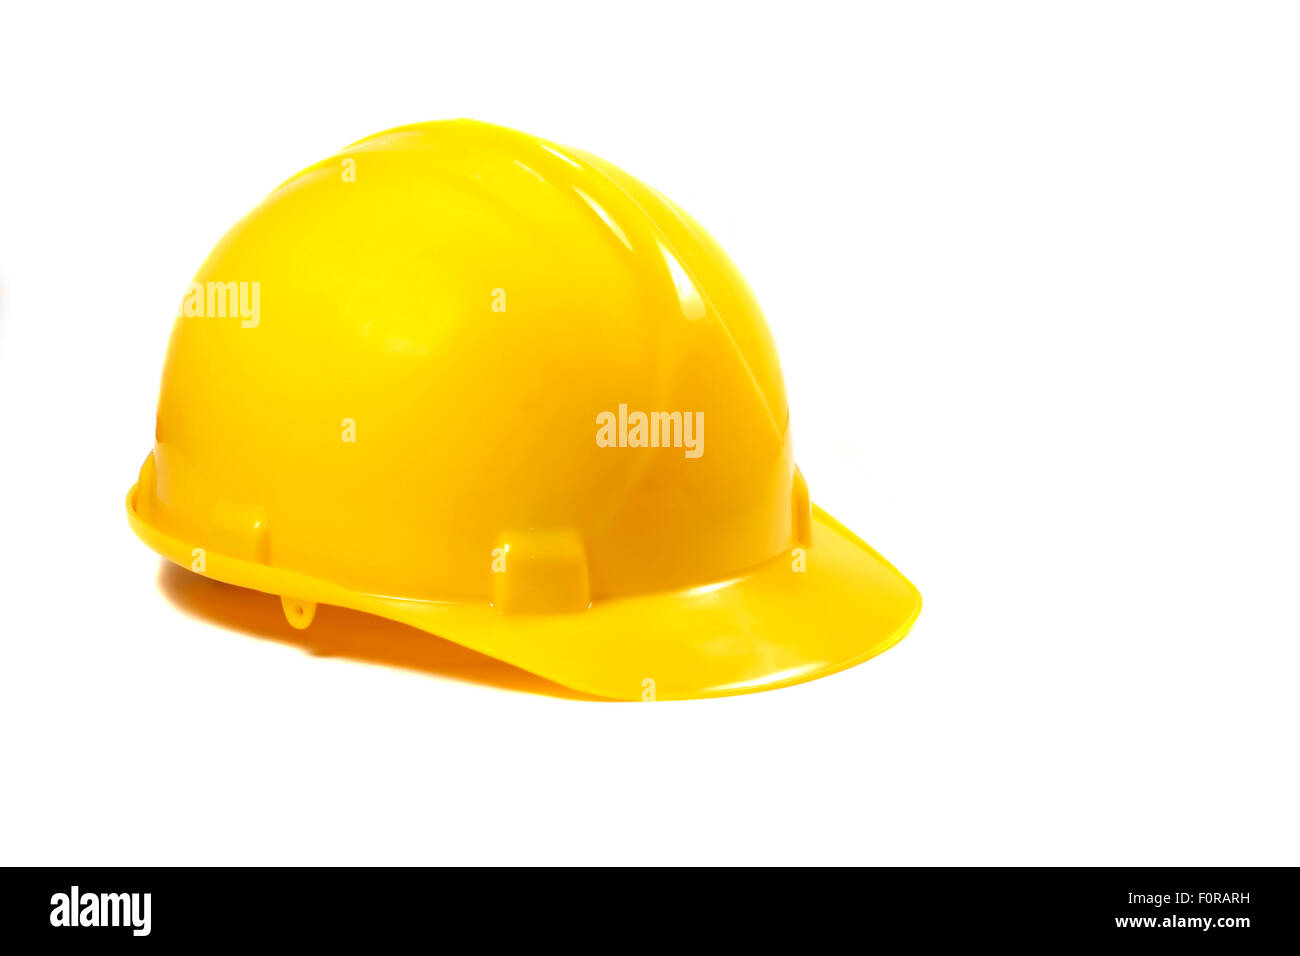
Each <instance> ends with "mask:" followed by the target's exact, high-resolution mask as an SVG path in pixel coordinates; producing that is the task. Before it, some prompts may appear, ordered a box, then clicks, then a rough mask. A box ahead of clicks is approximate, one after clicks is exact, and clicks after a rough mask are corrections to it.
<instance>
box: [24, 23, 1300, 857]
mask: <svg viewBox="0 0 1300 956" xmlns="http://www.w3.org/2000/svg"><path fill="white" fill-rule="evenodd" d="M1294 10H1295V8H1294V7H1291V8H1290V9H1288V8H1287V6H1286V5H1283V4H1277V5H1271V4H1263V3H1252V4H1236V3H1221V4H1206V3H1168V4H1161V3H1096V2H1091V3H1077V4H1044V3H993V4H987V3H986V4H969V3H954V4H934V3H912V4H903V3H898V4H886V5H867V6H860V5H857V4H853V5H850V4H847V3H846V4H842V5H838V4H837V5H830V4H816V3H807V2H804V3H799V4H795V5H786V4H782V5H779V6H777V5H773V8H772V9H771V10H765V9H763V8H762V7H761V5H758V4H741V5H737V6H735V7H722V6H719V5H714V4H708V3H700V2H693V3H686V4H682V5H674V4H665V3H658V4H645V5H622V4H614V3H597V4H591V5H586V6H574V5H569V4H564V3H558V2H547V3H536V4H521V5H519V6H518V7H508V6H500V5H490V4H480V3H456V4H451V5H433V4H420V5H412V6H410V7H406V6H390V5H387V4H383V3H377V2H373V0H367V2H365V3H346V4H340V5H338V6H330V5H327V4H322V3H311V4H304V5H302V6H300V7H283V6H279V5H275V4H269V3H261V2H259V3H253V4H249V5H240V4H234V3H225V2H223V3H220V4H212V5H210V6H206V5H205V6H202V7H201V6H197V5H195V6H184V8H183V9H182V5H180V4H171V3H158V4H134V5H125V6H123V5H118V4H89V3H88V4H85V5H84V6H73V5H62V4H29V5H26V6H25V7H19V6H18V5H14V4H9V5H5V6H4V7H3V12H2V13H0V439H2V440H0V456H3V457H2V458H0V461H2V463H3V468H2V469H0V500H3V502H4V507H3V518H2V519H0V521H2V524H0V529H2V530H0V588H2V589H3V592H2V601H0V635H2V638H0V640H2V644H0V775H2V776H0V862H3V863H39V864H143V863H156V864H171V863H272V862H274V863H362V862H366V863H396V862H403V863H415V862H423V863H440V862H460V863H504V862H529V863H541V862H552V863H573V862H588V863H596V862H605V863H702V862H710V863H727V862H730V863H780V862H802V863H832V862H834V863H903V864H938V863H997V864H1002V863H1048V864H1138V863H1142V864H1230V863H1231V864H1266V863H1268V864H1284V863H1285V864H1296V863H1300V853H1298V851H1300V829H1298V825H1297V815H1296V812H1295V809H1296V806H1297V800H1298V797H1300V794H1298V793H1297V789H1298V787H1297V756H1296V755H1297V747H1296V738H1297V727H1298V724H1300V722H1298V720H1297V717H1298V707H1297V701H1296V683H1297V673H1300V671H1298V665H1300V629H1298V628H1297V621H1296V610H1295V608H1296V593H1297V581H1298V580H1300V561H1298V560H1297V548H1298V544H1297V541H1298V539H1297V533H1298V532H1300V521H1297V504H1296V500H1297V487H1300V473H1298V472H1300V469H1298V468H1297V461H1296V456H1297V452H1296V449H1297V411H1298V410H1300V385H1298V384H1297V379H1298V378H1300V376H1297V373H1296V365H1297V346H1298V345H1300V341H1298V338H1300V336H1298V335H1297V327H1298V324H1300V308H1298V306H1300V123H1298V122H1297V119H1298V118H1300V56H1297V51H1298V50H1300V23H1298V21H1297V16H1296V13H1295V12H1294ZM454 116H472V117H476V118H479V119H484V120H489V121H493V122H497V123H502V124H505V125H509V126H515V127H518V128H521V129H525V130H527V131H530V132H535V133H538V134H540V135H543V136H546V137H548V138H550V139H554V140H557V141H559V142H561V143H568V144H572V145H574V146H579V147H582V148H584V149H588V150H591V151H593V152H595V153H597V154H599V155H602V156H605V157H607V158H608V159H610V160H612V161H613V162H615V163H617V164H618V165H620V166H622V167H623V168H625V169H627V170H628V171H629V172H631V173H632V174H633V175H636V176H638V177H640V178H642V179H644V180H646V181H647V182H649V183H652V184H653V185H655V186H656V187H658V188H659V189H661V190H662V191H663V192H665V193H667V194H668V195H670V196H672V197H673V198H674V199H676V200H677V201H678V202H679V203H680V204H681V205H682V206H684V207H685V208H686V209H688V210H690V211H691V212H692V213H693V214H694V215H695V217H696V218H698V219H699V220H700V221H701V222H702V223H704V224H705V226H706V227H708V228H709V229H710V231H712V232H713V233H714V235H715V236H716V237H717V238H718V239H719V240H720V241H721V243H722V244H723V246H724V247H725V248H727V249H728V251H729V252H730V253H731V255H732V257H733V258H734V259H735V261H736V262H737V263H738V264H739V266H740V268H741V269H742V270H743V271H744V272H745V274H746V275H747V277H748V278H749V281H750V283H751V284H752V286H753V288H754V289H755V291H756V292H757V294H758V297H759V299H760V301H761V302H762V303H763V306H764V309H765V311H766V313H767V316H768V319H769V322H770V325H771V327H772V329H773V332H774V334H775V336H776V340H777V343H778V346H779V347H780V350H781V355H782V360H783V364H784V369H785V375H786V381H787V386H788V390H789V394H790V402H791V409H792V416H793V427H794V428H795V430H796V437H795V441H796V448H797V452H798V456H799V460H800V463H801V466H802V469H803V471H804V474H805V475H806V476H807V478H808V481H809V484H810V486H811V488H812V492H813V495H814V498H815V499H816V500H817V501H818V502H819V503H821V504H822V505H823V506H825V507H826V508H827V509H828V510H829V511H830V512H831V513H832V514H834V515H836V516H837V517H838V518H840V519H841V520H842V521H844V522H845V523H846V524H847V525H849V526H850V527H851V528H853V529H854V530H856V531H857V532H858V533H860V534H861V535H862V536H863V537H864V538H866V539H867V540H868V541H869V542H871V543H872V544H873V545H875V546H876V547H877V548H878V549H879V550H880V551H881V552H882V553H883V554H884V555H885V556H886V557H888V558H889V559H890V560H891V561H893V562H894V563H896V564H897V565H898V566H899V568H901V569H902V570H903V571H904V573H906V574H907V575H908V576H909V577H910V578H911V579H912V580H913V581H915V582H916V583H917V585H918V586H919V588H920V589H921V592H922V594H923V595H924V597H925V600H926V604H925V609H924V611H923V612H922V615H921V618H920V620H919V622H918V624H917V626H916V628H915V629H914V630H913V632H912V634H911V636H910V637H908V638H907V639H906V640H905V641H904V642H903V643H902V644H900V645H899V646H898V647H897V648H895V649H893V650H891V651H889V652H888V653H886V654H885V655H883V656H881V657H879V658H877V659H875V660H872V661H869V662H868V663H866V664H864V665H862V666H859V667H856V668H853V669H851V670H849V671H846V672H843V673H840V674H837V675H834V676H832V677H828V678H825V679H822V680H818V681H814V682H812V683H808V684H803V685H800V686H796V687H792V688H789V689H786V690H780V691H776V692H770V693H762V694H756V695H751V696H746V697H739V698H731V699H723V700H712V701H696V702H687V703H676V704H659V705H656V706H646V705H635V704H631V705H607V704H599V703H591V702H586V701H581V700H573V699H566V698H565V697H563V696H557V694H558V693H559V692H558V691H557V690H554V689H548V688H547V687H546V685H544V684H542V683H541V682H538V681H535V680H532V679H530V678H529V677H527V676H526V675H523V674H521V673H519V672H515V671H512V670H511V669H510V668H507V667H504V666H502V665H499V664H497V663H495V662H493V661H490V660H486V659H483V658H479V657H477V656H475V655H473V654H470V653H469V652H465V651H461V650H459V649H458V648H456V647H455V646H454V645H449V644H445V643H444V642H441V641H438V640H436V639H433V638H423V637H420V636H418V635H415V632H409V633H408V632H405V631H403V630H402V629H400V628H394V627H383V626H382V623H381V622H380V623H375V622H371V621H370V620H369V619H366V618H363V617H361V616H359V615H346V614H341V613H340V614H338V615H335V616H333V617H331V616H330V615H329V611H328V610H322V612H321V618H320V619H318V621H317V626H318V627H321V626H322V625H323V630H322V631H321V632H320V635H321V636H319V637H318V638H316V639H317V640H321V641H325V642H329V641H336V642H340V641H347V640H349V639H353V640H354V643H364V642H366V641H369V640H372V638H371V637H370V635H371V633H372V632H371V631H368V630H367V629H368V628H371V627H374V628H375V629H376V630H374V631H373V634H374V637H373V642H374V645H375V646H374V649H373V655H372V656H375V657H379V658H381V659H382V658H384V657H385V656H386V653H387V652H386V650H385V648H386V647H387V648H390V649H391V648H393V647H397V646H398V645H401V644H403V642H405V643H406V644H409V643H410V642H411V641H418V640H424V641H426V642H427V644H428V647H429V650H428V651H427V655H426V658H427V660H426V666H423V667H422V668H420V669H418V670H410V669H398V668H394V667H390V666H384V665H382V664H373V663H371V664H368V663H361V662H358V661H356V660H353V659H350V658H349V656H347V655H345V656H334V657H321V656H313V655H310V654H307V653H304V652H303V645H302V644H301V643H295V639H294V638H293V637H291V636H290V632H289V631H288V629H287V627H285V625H284V624H283V623H282V621H281V620H280V618H279V615H280V612H279V609H278V604H277V603H276V602H275V599H273V598H263V597H257V596H253V595H247V594H242V593H240V592H235V591H233V590H232V589H229V588H225V587H224V586H219V585H215V584H207V583H205V582H203V581H200V580H198V579H194V580H193V581H190V580H189V579H188V576H187V575H186V574H184V573H180V572H175V573H165V572H160V561H159V559H158V558H157V557H156V556H154V555H153V554H152V553H151V552H150V551H149V550H148V549H146V548H145V547H144V545H142V544H141V543H140V542H138V541H137V540H136V539H135V538H134V537H133V536H132V535H131V533H130V531H129V530H128V528H127V525H126V519H125V515H124V509H123V499H124V497H125V494H126V491H127V489H128V487H129V486H130V485H131V484H132V482H133V481H134V480H135V477H136V472H137V470H138V468H139V466H140V463H141V461H142V460H143V459H144V457H145V455H146V454H147V452H148V451H149V448H150V447H151V443H152V432H153V420H154V402H155V399H156V396H157V384H158V376H159V372H160V369H161V366H162V358H163V352H164V348H165V345H166V341H167V335H168V331H169V329H170V325H171V316H172V315H173V314H174V312H175V307H176V303H177V301H179V299H180V297H181V295H182V293H183V292H184V289H185V286H186V284H187V283H188V281H189V278H190V276H191V274H192V273H193V272H194V270H195V269H196V268H197V266H198V264H199V263H200V262H201V260H202V259H203V257H204V256H205V255H206V253H207V251H208V249H209V248H210V247H211V246H212V244H213V243H215V242H216V240H217V239H218V238H219V237H220V236H221V234H222V233H223V232H224V231H225V229H226V228H227V227H229V226H230V225H231V224H232V223H233V222H234V220H235V219H236V218H238V217H239V216H241V215H242V214H243V213H244V212H245V211H247V210H248V209H250V208H251V207H252V206H254V205H255V204H256V203H257V202H258V201H259V200H260V199H261V198H262V196H264V195H265V194H266V193H267V192H268V191H269V190H270V189H271V188H273V187H274V186H275V185H277V184H278V183H279V182H280V181H282V180H283V179H284V178H285V177H287V176H288V175H289V174H291V173H292V172H294V171H296V170H297V169H299V168H301V167H303V166H305V165H307V164H309V163H311V162H314V161H315V160H318V159H320V158H323V157H325V156H327V155H329V154H331V153H332V152H334V151H336V150H337V149H339V148H341V147H342V146H344V145H346V144H347V143H349V142H351V141H353V140H355V139H358V138H360V137H361V136H364V135H366V134H369V133H372V132H375V131H378V130H381V129H384V128H387V127H389V126H393V125H397V124H400V123H406V122H413V121H419V120H426V119H439V118H446V117H454ZM331 629H332V630H331ZM293 633H294V634H296V632H293ZM305 633H308V634H310V633H311V632H305ZM349 635H352V636H353V637H352V638H349ZM358 635H359V636H358ZM413 635H414V636H413ZM297 640H298V641H299V642H301V641H303V640H306V639H305V638H302V637H298V638H297Z"/></svg>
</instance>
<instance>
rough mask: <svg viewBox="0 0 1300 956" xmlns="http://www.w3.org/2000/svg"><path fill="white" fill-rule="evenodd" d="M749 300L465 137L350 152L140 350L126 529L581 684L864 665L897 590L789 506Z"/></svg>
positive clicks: (227, 577)
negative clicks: (142, 374) (158, 363)
mask: <svg viewBox="0 0 1300 956" xmlns="http://www.w3.org/2000/svg"><path fill="white" fill-rule="evenodd" d="M788 419H789V414H788V409H787V406H786V395H785V387H784V384H783V381H782V377H781V370H780V366H779V364H778V361H777V355H776V350H775V348H774V346H773V343H772V339H771V336H770V333H769V332H768V329H767V325H766V323H765V321H764V319H763V316H762V313H761V312H760V311H759V307H758V304H757V302H755V300H754V297H753V295H752V294H751V292H750V291H749V288H748V287H747V286H746V284H745V281H744V279H743V278H742V277H741V276H740V274H739V273H738V272H737V270H736V268H735V267H734V266H733V265H732V263H731V262H730V260H729V259H728V258H727V257H726V255H725V253H723V251H722V250H721V249H720V248H719V247H718V246H717V244H716V243H715V242H714V241H713V240H712V239H711V238H710V237H709V236H708V235H707V234H706V233H705V232H704V231H703V229H701V228H700V226H699V225H698V224H696V223H695V221H694V220H692V219H691V218H690V217H689V216H688V215H687V214H686V213H685V212H683V211H682V210H681V209H679V208H678V207H677V206H675V205H674V204H672V203H671V202H670V201H669V200H667V199H666V198H665V197H663V196H661V195H660V194H659V193H657V192H655V191H654V190H653V189H651V188H650V187H648V186H646V185H644V184H643V183H641V182H638V181H637V180H636V179H633V178H632V177H631V176H629V175H628V174H627V173H624V172H623V171H621V170H619V169H617V168H616V167H614V166H612V165H610V164H609V163H607V162H605V161H604V160H602V159H599V158H597V157H595V156H592V155H589V154H587V153H584V152H581V151H579V150H575V149H570V148H567V147H562V146H558V145H556V144H553V143H550V142H547V141H545V140H541V139H538V138H536V137H533V136H529V135H526V134H523V133H519V132H515V131H513V130H508V129H504V128H501V127H497V126H491V125H487V124H483V123H477V122H472V121H464V120H458V121H450V122H438V123H423V124H418V125H414V126H406V127H400V128H398V129H394V130H389V131H387V132H384V133H380V134H378V135H375V136H372V137H369V138H367V139H364V140H361V141H360V142H358V143H356V144H354V145H352V146H350V147H348V148H347V149H345V150H343V151H342V152H341V153H339V154H338V155H336V156H333V157H331V158H329V159H327V160H324V161H323V162H320V163H318V164H316V165H314V166H312V167H310V168H308V169H306V170H304V171H303V172H301V173H299V174H298V175H297V176H294V177H293V178H292V179H290V180H288V181H287V182H286V183H284V184H283V185H281V186H280V187H279V188H278V189H276V190H275V191H274V192H273V193H272V194H271V195H270V196H268V197H267V198H266V199H265V200H264V201H263V202H262V204H261V205H260V206H258V207H257V208H256V209H255V210H253V211H252V212H251V213H250V214H249V215H247V216H246V217H245V218H244V219H242V220H241V221H240V222H239V223H238V224H236V225H235V226H234V228H233V229H231V230H230V232H229V233H227V234H226V236H225V237H224V238H223V239H222V240H221V242H220V243H219V244H218V245H217V247H216V248H215V249H214V250H213V251H212V253H211V254H210V255H209V257H208V259H207V261H206V262H204V264H203V265H202V267H201V268H200V269H199V272H198V274H197V275H196V276H195V279H194V282H193V283H192V284H191V286H190V288H189V290H188V292H187V295H186V299H185V302H184V303H183V305H182V309H181V314H180V315H179V316H178V318H177V320H176V324H175V327H174V329H173V331H172V337H171V343H170V346H169V348H168V352H167V359H166V365H165V367H164V369H163V376H162V387H161V391H160V395H159V401H158V419H157V427H156V433H155V444H154V448H153V452H152V453H151V454H150V455H149V457H148V459H147V460H146V461H145V463H144V466H143V468H142V469H141V471H140V476H139V481H138V482H137V484H136V485H135V486H134V487H133V488H132V489H131V492H130V494H129V495H128V497H127V512H128V517H129V519H130V522H131V526H132V528H133V529H134V530H135V532H136V534H138V535H139V536H140V537H141V538H142V539H143V540H144V541H145V543H146V544H148V545H149V546H150V547H151V548H153V549H154V550H155V551H157V552H159V553H160V554H162V555H163V556H165V557H167V558H169V559H170V560H172V561H175V562H177V563H178V564H181V565H183V566H185V567H188V568H191V569H194V570H196V571H199V572H201V573H204V574H207V575H208V576H210V577H213V578H216V579H219V580H222V581H226V582H229V583H232V584H236V585H241V586H244V587H249V588H256V589H258V590H261V591H266V592H269V593H272V594H278V595H280V596H281V597H282V598H283V602H284V608H285V614H286V616H287V617H288V619H289V621H290V623H291V624H293V625H294V626H296V627H306V626H308V625H310V623H311V619H312V615H313V614H314V612H315V608H316V606H317V604H320V603H325V604H335V605H341V606H344V607H349V608H353V609H357V610H361V611H366V612H370V613H374V614H378V615H382V616H384V617H387V618H391V619H394V620H397V621H401V622H404V623H406V624H410V625H413V626H415V627H417V628H421V629H423V630H426V631H429V632H431V633H434V634H437V635H439V636H441V637H444V638H447V639H449V640H452V641H456V642H458V643H460V644H463V645H465V646H467V647H470V648H473V649H475V650H478V651H481V652H483V653H486V654H490V655H492V656H494V657H497V658H500V659H502V660H505V661H508V662H510V663H512V664H515V665H517V666H519V667H522V668H524V669H526V670H529V671H532V672H534V673H536V674H539V675H541V676H543V677H546V678H549V679H550V680H553V681H556V682H558V683H561V684H564V685H566V686H569V687H572V688H575V689H577V690H580V691H584V692H586V693H590V694H595V695H599V696H602V697H609V698H616V699H633V700H642V699H650V698H655V699H671V698H684V697H706V696H715V695H723V694H732V693H739V692H744V691H750V690H758V689H765V688H771V687H778V686H782V685H786V684H791V683H796V682H799V681H803V680H808V679H810V678H813V677H818V676H821V675H823V674H826V673H830V672H832V671H835V670H839V669H841V668H844V667H848V666H850V665H852V664H855V663H857V662H859V661H861V660H864V659H866V658H868V657H871V656H872V655H874V654H877V653H880V652H881V651H883V650H885V649H886V648H888V647H890V646H891V645H893V644H894V643H896V642H897V641H898V640H900V639H901V638H902V637H903V635H904V634H906V632H907V630H908V628H909V627H910V626H911V624H912V622H913V620H915V618H916V616H917V614H918V612H919V610H920V597H919V595H918V594H917V592H916V590H915V588H913V587H912V585H911V584H910V583H909V582H908V581H907V580H906V579H905V578H903V576H902V575H901V574H899V573H898V571H896V570H895V569H894V568H893V567H892V566H891V565H890V564H889V563H888V562H886V561H885V560H884V559H883V558H881V557H880V555H878V554H877V553H876V552H875V551H873V550H872V549H871V548H870V547H868V546H867V545H866V544H864V543H863V542H862V541H860V540H859V539H858V538H856V537H854V536H853V534H851V533H850V532H849V531H848V530H847V529H845V528H844V527H842V526H841V525H839V524H838V523H837V522H835V521H834V520H833V519H832V518H830V517H829V516H828V515H826V514H825V513H824V512H822V511H820V509H817V508H815V507H813V506H811V504H810V502H809V498H808V492H807V488H806V486H805V484H804V482H803V479H802V477H801V475H800V474H799V472H798V470H797V469H796V468H795V465H794V458H793V455H792V452H791V445H790V434H789V420H788Z"/></svg>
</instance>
